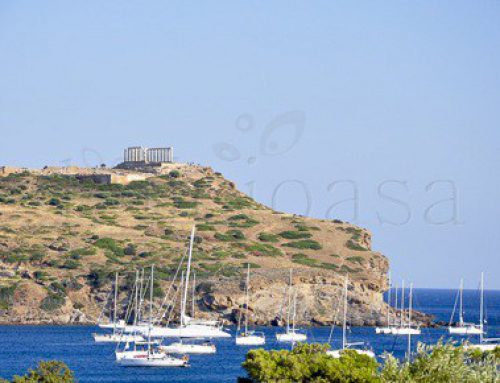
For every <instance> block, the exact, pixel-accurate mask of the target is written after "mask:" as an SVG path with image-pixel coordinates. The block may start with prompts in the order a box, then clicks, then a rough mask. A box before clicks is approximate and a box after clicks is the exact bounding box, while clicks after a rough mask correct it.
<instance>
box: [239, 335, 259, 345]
mask: <svg viewBox="0 0 500 383" xmlns="http://www.w3.org/2000/svg"><path fill="white" fill-rule="evenodd" d="M236 344H237V345H238V346H262V345H264V344H266V337H265V336H264V334H262V335H257V334H249V335H237V336H236Z"/></svg>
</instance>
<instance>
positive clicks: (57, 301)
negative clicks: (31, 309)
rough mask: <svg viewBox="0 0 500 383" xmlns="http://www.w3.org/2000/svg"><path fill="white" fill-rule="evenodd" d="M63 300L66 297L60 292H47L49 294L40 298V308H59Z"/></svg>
mask: <svg viewBox="0 0 500 383" xmlns="http://www.w3.org/2000/svg"><path fill="white" fill-rule="evenodd" d="M65 301H66V299H65V297H64V296H63V295H62V294H58V293H52V292H49V294H48V295H47V296H46V297H45V298H43V299H42V302H41V303H40V308H41V309H42V310H44V311H54V310H57V309H59V308H61V307H62V306H63V305H64V302H65Z"/></svg>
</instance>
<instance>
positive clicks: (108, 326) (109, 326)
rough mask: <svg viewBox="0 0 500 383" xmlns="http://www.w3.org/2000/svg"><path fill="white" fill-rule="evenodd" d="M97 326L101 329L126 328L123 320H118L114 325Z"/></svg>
mask: <svg viewBox="0 0 500 383" xmlns="http://www.w3.org/2000/svg"><path fill="white" fill-rule="evenodd" d="M98 326H99V328H102V329H116V330H123V329H124V328H125V327H126V324H125V321H124V320H120V321H118V322H116V323H99V324H98Z"/></svg>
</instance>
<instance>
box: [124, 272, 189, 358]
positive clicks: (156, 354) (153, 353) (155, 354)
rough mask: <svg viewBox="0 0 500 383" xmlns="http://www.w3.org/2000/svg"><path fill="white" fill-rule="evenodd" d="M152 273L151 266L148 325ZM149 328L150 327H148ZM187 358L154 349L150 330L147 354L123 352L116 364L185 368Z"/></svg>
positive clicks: (150, 310)
mask: <svg viewBox="0 0 500 383" xmlns="http://www.w3.org/2000/svg"><path fill="white" fill-rule="evenodd" d="M153 273H154V266H151V277H150V279H151V286H150V292H149V294H150V296H149V323H153ZM150 328H151V327H150ZM188 361H189V358H188V357H187V356H184V357H182V358H177V357H173V356H171V355H169V354H166V353H164V352H163V351H161V350H159V349H157V348H156V347H155V343H154V342H152V341H151V330H150V331H149V333H148V340H147V352H146V353H143V352H139V353H138V352H137V351H136V352H124V353H122V354H121V355H119V356H118V355H117V360H116V362H117V363H118V365H120V366H124V367H187V366H188Z"/></svg>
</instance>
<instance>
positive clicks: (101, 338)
mask: <svg viewBox="0 0 500 383" xmlns="http://www.w3.org/2000/svg"><path fill="white" fill-rule="evenodd" d="M117 301H118V273H115V283H114V300H113V324H114V326H113V327H104V328H112V329H113V333H112V334H99V333H94V334H92V335H93V337H94V341H95V342H96V343H120V342H135V341H143V340H144V338H143V337H142V336H141V335H137V334H124V333H123V329H124V328H125V325H123V326H122V325H120V326H118V322H117V314H116V313H117ZM123 324H125V321H123ZM101 328H102V327H101Z"/></svg>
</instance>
